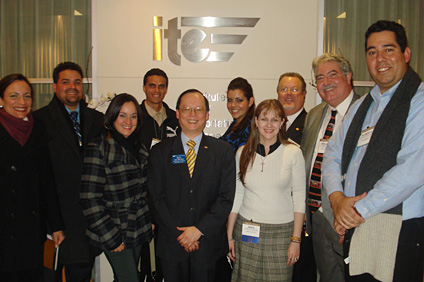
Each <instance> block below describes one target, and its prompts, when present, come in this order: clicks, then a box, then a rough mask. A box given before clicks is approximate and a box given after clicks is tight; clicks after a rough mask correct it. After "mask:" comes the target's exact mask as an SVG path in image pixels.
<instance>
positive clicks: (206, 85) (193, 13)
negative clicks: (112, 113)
mask: <svg viewBox="0 0 424 282" xmlns="http://www.w3.org/2000/svg"><path fill="white" fill-rule="evenodd" d="M93 3H94V7H93V9H94V10H93V11H94V15H93V20H94V21H95V22H94V23H93V26H94V28H95V30H94V31H93V32H95V38H96V40H95V42H94V45H95V50H94V51H93V52H94V53H95V56H94V58H97V63H96V62H93V63H94V64H95V65H94V68H93V69H97V76H96V77H95V80H97V87H96V88H95V89H97V93H95V95H97V96H100V95H102V94H107V93H109V92H116V93H121V92H127V93H131V94H133V95H134V96H136V98H137V99H138V100H139V102H141V101H142V100H143V99H144V93H143V91H142V79H143V76H144V74H145V73H146V71H148V70H149V69H151V68H156V67H157V68H161V69H163V70H164V71H165V72H166V73H167V74H168V77H169V81H170V84H169V88H168V94H167V96H166V98H165V102H167V103H168V104H169V105H170V107H171V108H175V103H176V100H177V98H178V95H179V94H180V93H181V92H183V91H184V90H186V89H189V88H197V89H199V90H201V91H202V92H204V93H210V94H212V95H214V97H219V98H220V99H219V100H220V101H211V103H210V104H211V114H210V121H212V122H213V121H218V122H217V123H216V125H218V124H219V122H221V123H222V122H223V121H230V120H231V116H230V114H229V113H228V111H227V109H226V103H225V93H226V88H227V85H228V83H229V82H230V81H231V80H232V79H233V78H235V77H237V76H242V77H244V78H246V79H247V80H248V81H249V82H250V83H251V84H252V86H253V90H254V95H255V98H256V101H257V103H256V104H258V103H259V102H260V101H262V100H264V99H269V98H276V97H277V93H276V87H277V83H278V78H279V76H280V75H281V74H282V73H284V72H289V71H290V72H292V71H294V72H299V73H300V74H301V75H302V76H303V77H304V78H305V80H306V81H307V83H308V82H310V81H311V62H312V59H313V58H314V57H316V56H317V45H318V41H317V40H318V35H317V30H318V28H317V26H318V22H319V20H318V3H319V0H316V1H310V0H297V1H292V0H261V1H259V0H231V1H228V0H215V1H205V0H180V1H175V0H155V1H147V0H119V1H116V0H97V1H93ZM153 16H161V17H163V26H162V29H167V28H168V20H170V19H172V18H177V19H178V21H179V24H181V17H206V16H213V17H254V18H260V20H259V22H258V23H257V24H256V26H255V27H253V28H241V27H237V28H234V27H226V28H196V27H181V26H179V27H178V28H179V29H181V36H184V34H185V33H186V32H187V31H188V30H190V29H200V30H202V31H204V32H205V33H207V35H208V37H207V38H206V40H205V42H203V43H202V45H201V48H210V49H212V50H214V51H232V52H235V54H234V55H233V56H232V58H231V59H230V60H229V61H228V62H204V61H202V62H198V63H193V62H190V61H188V60H187V59H186V58H185V57H184V56H183V55H182V54H181V46H180V43H181V40H179V43H178V53H179V54H181V66H177V65H175V64H173V63H172V62H171V61H170V60H169V59H168V56H167V44H168V41H167V39H163V49H162V52H163V59H162V61H154V60H153V25H152V23H153V20H152V19H153ZM211 33H227V34H246V35H248V36H247V38H246V39H245V40H244V42H243V43H242V44H241V45H211V44H210V41H209V40H210V34H211ZM307 90H308V94H307V99H306V108H307V109H310V108H311V107H313V106H314V105H315V103H316V101H315V100H316V94H315V91H314V89H313V88H312V87H310V86H309V85H308V89H307ZM215 95H217V96H215ZM213 124H215V123H213ZM224 131H225V128H223V127H219V126H210V127H207V128H206V129H205V132H206V133H208V134H213V135H215V136H216V135H218V134H222V133H224ZM106 266H107V261H106V260H105V259H104V257H103V258H102V263H101V269H102V273H101V274H102V276H101V280H102V281H112V280H113V279H112V276H111V272H110V269H108V268H107V267H106Z"/></svg>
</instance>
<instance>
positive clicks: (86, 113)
mask: <svg viewBox="0 0 424 282" xmlns="http://www.w3.org/2000/svg"><path fill="white" fill-rule="evenodd" d="M80 111H81V133H82V142H83V146H82V147H80V146H79V145H78V139H77V135H76V133H75V130H74V128H73V126H72V121H71V119H70V117H69V114H68V113H67V112H66V109H65V107H64V105H63V104H62V103H61V102H60V101H59V99H57V98H56V97H53V100H52V101H51V102H50V103H49V104H48V105H47V106H45V107H43V108H41V109H39V110H38V111H35V112H34V116H37V117H39V118H41V119H42V120H43V121H44V124H45V126H46V129H47V132H48V134H49V135H50V136H51V137H52V141H51V142H50V144H49V150H50V155H51V158H52V164H53V171H54V176H55V180H56V185H57V193H58V196H59V203H60V208H61V210H62V215H63V220H64V221H65V226H66V229H65V230H64V233H65V236H66V240H64V241H63V243H62V245H61V246H60V252H59V262H60V263H62V264H74V263H88V262H89V260H90V259H91V258H92V257H93V256H96V255H98V254H99V253H100V251H99V250H97V249H93V247H90V246H89V244H88V242H87V240H86V238H85V231H86V227H87V226H86V221H85V218H84V215H83V213H82V208H81V205H80V197H79V195H80V190H81V174H82V163H83V148H84V146H85V145H86V144H87V143H88V142H89V141H91V140H92V139H94V137H97V136H99V135H100V134H101V133H102V132H103V130H104V128H103V114H102V113H100V112H98V111H95V110H93V109H89V108H87V107H86V103H85V102H83V101H81V102H80Z"/></svg>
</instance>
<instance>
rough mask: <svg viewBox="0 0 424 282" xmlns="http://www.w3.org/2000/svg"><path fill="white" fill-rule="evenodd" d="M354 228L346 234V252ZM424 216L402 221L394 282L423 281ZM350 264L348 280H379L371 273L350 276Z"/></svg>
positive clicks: (364, 281) (372, 281)
mask: <svg viewBox="0 0 424 282" xmlns="http://www.w3.org/2000/svg"><path fill="white" fill-rule="evenodd" d="M353 232H354V231H353V230H348V233H347V234H346V236H345V241H344V243H343V246H344V254H345V257H346V256H347V254H348V252H349V247H350V239H351V237H352V235H353ZM423 234H424V217H420V218H413V219H409V220H405V221H403V222H402V227H401V229H400V234H399V243H398V248H397V253H396V262H395V270H394V275H393V282H422V281H423V264H424V235H423ZM348 267H349V265H346V272H345V274H346V281H348V282H355V281H358V282H359V281H361V282H368V281H370V282H374V281H378V280H376V279H375V278H374V277H372V276H371V275H370V274H368V273H365V274H361V275H355V276H349V269H348Z"/></svg>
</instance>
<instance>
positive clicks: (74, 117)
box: [69, 111, 82, 146]
mask: <svg viewBox="0 0 424 282" xmlns="http://www.w3.org/2000/svg"><path fill="white" fill-rule="evenodd" d="M69 115H70V116H71V120H72V124H73V125H74V129H75V133H76V134H77V137H78V144H79V145H80V146H82V137H81V128H80V124H79V122H78V112H75V111H74V112H71V113H70V114H69Z"/></svg>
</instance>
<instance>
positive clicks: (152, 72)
mask: <svg viewBox="0 0 424 282" xmlns="http://www.w3.org/2000/svg"><path fill="white" fill-rule="evenodd" d="M153 75H158V76H162V77H164V78H165V80H166V87H167V88H168V76H167V75H166V73H165V72H164V71H163V70H161V69H158V68H154V69H151V70H149V71H148V72H146V74H145V75H144V78H143V85H146V83H147V79H148V78H149V76H153Z"/></svg>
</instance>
